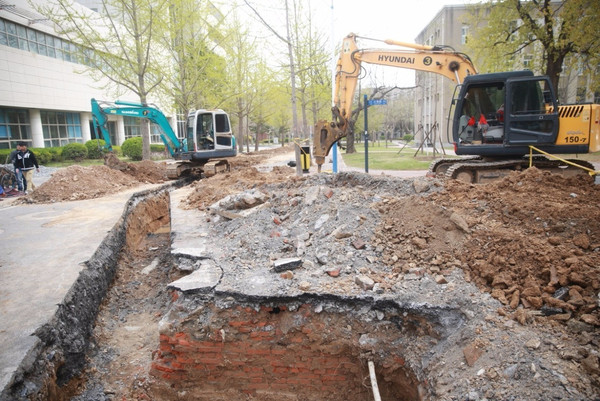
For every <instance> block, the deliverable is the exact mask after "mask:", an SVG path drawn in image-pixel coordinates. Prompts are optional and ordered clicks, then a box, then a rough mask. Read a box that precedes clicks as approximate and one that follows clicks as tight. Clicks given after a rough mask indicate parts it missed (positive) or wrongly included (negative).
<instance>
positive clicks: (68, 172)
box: [23, 157, 167, 203]
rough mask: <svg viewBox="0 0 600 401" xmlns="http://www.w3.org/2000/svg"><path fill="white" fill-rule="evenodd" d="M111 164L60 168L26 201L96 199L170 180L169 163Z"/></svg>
mask: <svg viewBox="0 0 600 401" xmlns="http://www.w3.org/2000/svg"><path fill="white" fill-rule="evenodd" d="M115 159H116V157H115ZM117 160H118V159H117ZM111 166H112V168H109V167H108V166H106V165H104V166H89V167H82V166H78V165H73V166H69V167H66V168H62V169H59V170H58V171H56V172H55V173H54V174H53V175H52V177H51V178H50V179H49V180H48V181H46V182H45V183H43V184H42V185H40V186H39V187H37V188H36V190H35V191H33V192H32V193H31V194H30V195H29V196H27V197H26V198H24V199H23V201H24V202H29V203H52V202H64V201H74V200H84V199H94V198H98V197H101V196H105V195H108V194H112V193H115V192H119V191H123V190H126V189H128V188H131V187H135V186H138V185H140V184H157V183H161V182H164V181H165V180H166V179H167V176H166V165H165V163H156V162H153V161H150V160H145V161H141V162H139V163H126V162H121V161H120V162H119V164H118V165H117V164H112V165H111Z"/></svg>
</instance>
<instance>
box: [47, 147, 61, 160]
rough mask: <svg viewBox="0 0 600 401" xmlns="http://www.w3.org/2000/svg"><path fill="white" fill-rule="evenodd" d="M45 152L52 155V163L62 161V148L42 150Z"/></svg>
mask: <svg viewBox="0 0 600 401" xmlns="http://www.w3.org/2000/svg"><path fill="white" fill-rule="evenodd" d="M44 149H45V150H47V151H48V152H50V154H51V155H52V161H53V162H59V161H61V160H62V148H58V147H55V148H44Z"/></svg>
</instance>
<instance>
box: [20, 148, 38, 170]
mask: <svg viewBox="0 0 600 401" xmlns="http://www.w3.org/2000/svg"><path fill="white" fill-rule="evenodd" d="M15 167H17V168H20V169H22V170H31V169H32V168H34V167H35V168H40V166H39V164H38V162H37V159H36V158H35V154H34V153H33V152H32V151H30V150H29V149H27V150H26V151H24V152H23V151H19V152H18V153H17V161H16V163H15Z"/></svg>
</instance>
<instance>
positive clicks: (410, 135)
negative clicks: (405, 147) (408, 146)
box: [402, 134, 415, 143]
mask: <svg viewBox="0 0 600 401" xmlns="http://www.w3.org/2000/svg"><path fill="white" fill-rule="evenodd" d="M414 137H415V136H414V135H412V134H406V135H404V136H403V137H402V140H403V141H404V142H406V143H408V142H410V141H412V140H413V138H414Z"/></svg>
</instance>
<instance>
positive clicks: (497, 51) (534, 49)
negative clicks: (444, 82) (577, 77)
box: [469, 0, 600, 89]
mask: <svg viewBox="0 0 600 401" xmlns="http://www.w3.org/2000/svg"><path fill="white" fill-rule="evenodd" d="M473 10H474V13H473V15H474V17H475V20H476V21H478V22H479V23H481V25H480V26H475V27H474V29H473V35H472V37H471V38H470V40H469V47H470V48H471V49H473V50H474V52H475V55H476V58H477V59H478V60H481V61H482V63H481V65H480V70H481V71H486V70H487V71H490V72H493V71H505V70H513V69H515V67H517V68H524V67H525V68H529V69H532V70H538V71H541V72H542V73H543V74H545V75H548V76H549V77H550V80H551V82H552V84H553V86H554V88H556V89H558V83H559V80H560V74H561V72H562V69H563V65H564V64H565V61H566V60H567V58H568V57H569V56H570V55H578V56H579V57H580V58H581V61H582V62H583V63H584V65H587V66H588V68H587V73H589V74H591V75H594V74H597V73H598V71H597V69H596V66H597V65H598V60H599V54H600V35H598V31H597V27H596V25H597V21H598V20H599V18H600V7H599V6H598V0H567V1H550V0H531V1H521V0H501V1H491V0H490V1H488V2H487V3H485V4H484V5H482V6H479V5H478V6H475V7H474V9H473ZM521 57H526V59H525V60H519V58H521ZM515 64H517V65H516V66H515ZM524 64H525V65H524Z"/></svg>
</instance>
